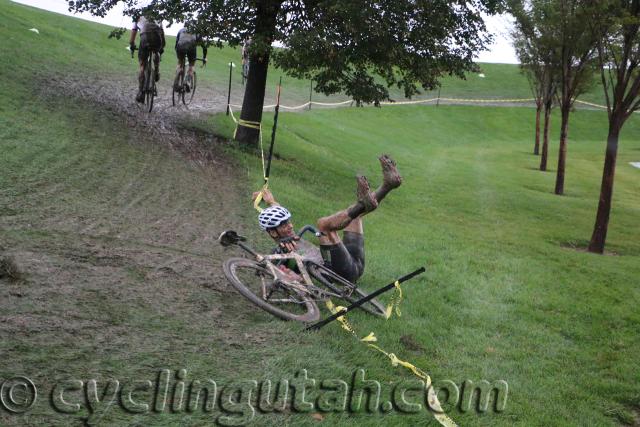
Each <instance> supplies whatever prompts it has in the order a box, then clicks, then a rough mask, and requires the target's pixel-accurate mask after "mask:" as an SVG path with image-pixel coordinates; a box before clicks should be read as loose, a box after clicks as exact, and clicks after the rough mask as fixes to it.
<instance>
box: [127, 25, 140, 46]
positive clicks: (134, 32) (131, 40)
mask: <svg viewBox="0 0 640 427" xmlns="http://www.w3.org/2000/svg"><path fill="white" fill-rule="evenodd" d="M137 34H138V22H137V21H133V26H132V27H131V36H129V46H135V45H136V35H137Z"/></svg>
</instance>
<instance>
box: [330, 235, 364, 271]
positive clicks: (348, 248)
mask: <svg viewBox="0 0 640 427" xmlns="http://www.w3.org/2000/svg"><path fill="white" fill-rule="evenodd" d="M320 251H321V252H322V258H323V259H324V263H325V265H326V266H327V267H328V268H330V269H331V270H333V271H334V272H335V273H336V274H339V275H340V276H342V277H344V278H345V279H347V280H348V281H350V282H355V281H356V280H358V279H359V278H360V276H362V273H364V236H363V235H362V234H359V233H354V232H351V231H345V232H344V236H343V239H342V242H340V243H338V244H335V245H320Z"/></svg>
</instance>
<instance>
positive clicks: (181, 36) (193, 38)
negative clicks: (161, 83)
mask: <svg viewBox="0 0 640 427" xmlns="http://www.w3.org/2000/svg"><path fill="white" fill-rule="evenodd" d="M198 44H200V46H201V47H202V62H203V63H204V64H206V63H207V44H206V43H205V41H204V39H203V38H202V37H201V36H200V35H195V34H191V33H189V32H187V29H186V28H182V29H181V30H180V31H178V35H177V36H176V46H175V49H176V56H177V57H178V67H177V68H176V79H175V81H174V82H173V87H174V89H175V90H176V91H178V90H180V87H179V85H180V82H179V78H178V76H179V73H180V72H184V65H185V58H186V59H187V60H188V61H189V68H188V70H187V76H188V79H187V82H193V66H194V65H195V63H196V56H197V55H196V50H197V45H198ZM189 90H190V87H189V83H187V87H186V91H187V92H189Z"/></svg>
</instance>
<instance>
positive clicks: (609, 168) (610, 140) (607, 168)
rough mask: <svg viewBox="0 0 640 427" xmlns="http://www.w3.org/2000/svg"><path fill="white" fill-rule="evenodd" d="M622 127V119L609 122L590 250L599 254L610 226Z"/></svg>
mask: <svg viewBox="0 0 640 427" xmlns="http://www.w3.org/2000/svg"><path fill="white" fill-rule="evenodd" d="M621 127H622V120H619V119H618V118H612V120H611V123H610V124H609V135H608V136H607V152H606V154H605V156H604V169H603V172H602V185H601V186H600V202H599V203H598V213H597V215H596V223H595V225H594V227H593V234H592V235H591V242H589V252H594V253H599V254H601V253H603V252H604V244H605V241H606V239H607V228H608V227H609V214H610V212H611V199H612V197H613V179H614V177H615V173H616V157H617V155H618V136H619V135H620V128H621Z"/></svg>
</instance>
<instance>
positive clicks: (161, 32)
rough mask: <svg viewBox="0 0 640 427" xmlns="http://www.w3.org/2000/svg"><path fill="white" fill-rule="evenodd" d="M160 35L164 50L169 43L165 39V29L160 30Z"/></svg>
mask: <svg viewBox="0 0 640 427" xmlns="http://www.w3.org/2000/svg"><path fill="white" fill-rule="evenodd" d="M160 34H161V36H162V48H163V49H164V47H165V46H166V44H167V41H166V40H165V39H164V29H163V28H160Z"/></svg>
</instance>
